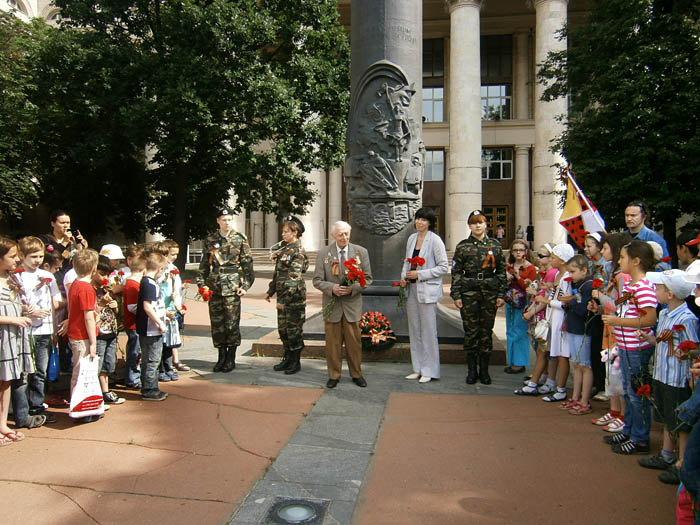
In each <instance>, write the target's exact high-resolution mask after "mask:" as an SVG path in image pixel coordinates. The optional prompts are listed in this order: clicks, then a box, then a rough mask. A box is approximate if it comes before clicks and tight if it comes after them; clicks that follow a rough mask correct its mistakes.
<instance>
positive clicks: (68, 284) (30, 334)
mask: <svg viewBox="0 0 700 525" xmlns="http://www.w3.org/2000/svg"><path fill="white" fill-rule="evenodd" d="M51 227H52V229H51V232H50V233H49V234H45V235H39V236H27V237H23V238H21V239H19V241H15V240H12V239H9V238H7V237H0V445H3V446H4V445H9V444H12V443H14V442H16V441H21V440H22V439H24V434H23V432H22V431H20V430H19V429H21V428H27V429H31V428H37V427H40V426H42V425H44V424H47V423H53V422H55V421H56V417H55V415H54V414H52V413H51V412H49V411H47V408H49V406H51V407H54V408H68V407H69V404H68V402H67V401H66V400H65V399H63V398H62V397H61V396H58V395H56V394H55V393H54V394H52V393H51V392H48V390H50V389H51V381H49V370H50V368H52V371H53V372H55V375H58V373H59V369H60V370H62V371H64V372H68V373H70V374H71V381H70V390H71V394H72V392H73V390H74V388H75V387H76V384H77V382H78V378H79V374H80V367H81V362H83V359H84V358H87V359H89V360H90V361H93V360H95V359H96V360H97V366H96V367H94V369H96V374H97V378H96V380H97V382H98V383H99V388H100V390H101V393H102V401H103V403H102V404H101V405H102V408H100V409H99V410H97V412H99V413H97V414H95V413H94V412H95V411H94V410H93V411H90V413H89V415H83V414H82V413H81V412H80V411H79V410H77V409H76V410H75V411H73V408H74V407H73V406H72V405H73V403H71V405H70V406H71V413H70V415H71V416H72V417H73V418H74V420H75V421H76V422H78V423H87V422H91V421H96V420H97V419H100V418H101V417H102V416H103V415H104V410H106V409H109V407H110V406H111V405H120V404H122V403H124V398H122V397H119V395H118V394H117V393H116V392H114V391H113V390H110V389H109V378H110V376H111V375H112V374H113V373H114V372H115V369H116V362H117V337H118V334H119V331H120V330H121V328H122V327H123V329H124V331H125V332H126V334H127V345H126V370H125V378H124V382H125V384H126V386H127V387H130V388H133V389H138V390H140V391H141V396H142V399H144V400H149V401H150V400H153V401H161V400H163V399H165V398H166V397H167V393H165V392H163V391H161V390H160V389H159V387H158V384H159V382H165V381H175V380H177V379H178V372H179V371H187V370H189V367H188V366H187V365H185V364H184V363H181V362H180V361H179V359H178V347H180V346H181V336H180V330H181V327H182V326H183V318H184V314H185V310H186V307H185V306H184V304H183V302H182V280H181V278H180V272H179V270H178V269H177V267H176V266H175V264H174V261H175V260H176V258H177V256H178V253H179V247H178V245H177V243H175V242H174V241H170V240H166V241H162V242H157V243H153V244H151V245H149V246H142V245H132V246H129V247H128V248H127V250H126V253H125V254H124V253H123V252H122V250H121V248H120V247H119V246H117V245H114V244H107V245H104V246H103V247H102V248H101V249H100V251H99V253H98V252H97V251H95V250H93V249H91V248H89V247H88V243H87V241H86V240H85V239H84V238H83V237H82V236H81V235H80V232H79V231H78V230H71V227H70V216H69V215H68V214H67V213H66V212H64V211H57V212H55V213H54V214H53V215H52V217H51ZM50 362H51V367H50V366H49V363H50ZM54 379H55V378H54ZM10 404H11V405H12V413H13V418H14V422H15V427H16V430H12V429H10V428H9V426H8V424H7V420H8V413H9V407H10Z"/></svg>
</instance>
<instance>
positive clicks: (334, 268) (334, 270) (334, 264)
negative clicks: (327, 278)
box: [331, 261, 340, 277]
mask: <svg viewBox="0 0 700 525" xmlns="http://www.w3.org/2000/svg"><path fill="white" fill-rule="evenodd" d="M338 264H339V263H338V261H333V262H331V275H335V276H336V277H337V276H338V275H340V269H339V268H338Z"/></svg>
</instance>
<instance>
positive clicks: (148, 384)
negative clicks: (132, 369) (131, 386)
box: [139, 335, 163, 395]
mask: <svg viewBox="0 0 700 525" xmlns="http://www.w3.org/2000/svg"><path fill="white" fill-rule="evenodd" d="M139 345H140V346H141V395H144V394H154V393H157V392H158V391H159V390H158V367H159V365H160V358H161V355H162V354H163V336H162V335H139Z"/></svg>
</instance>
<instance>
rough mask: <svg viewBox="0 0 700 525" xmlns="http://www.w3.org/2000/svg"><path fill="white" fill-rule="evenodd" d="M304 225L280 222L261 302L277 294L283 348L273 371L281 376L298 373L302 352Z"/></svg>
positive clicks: (290, 219)
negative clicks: (277, 243) (277, 245)
mask: <svg viewBox="0 0 700 525" xmlns="http://www.w3.org/2000/svg"><path fill="white" fill-rule="evenodd" d="M303 233H304V225H303V224H302V223H301V221H300V220H299V219H297V218H296V217H292V216H289V217H286V218H285V219H284V222H283V223H282V243H281V247H280V248H279V249H278V250H277V251H275V252H274V253H273V255H272V257H273V258H274V259H275V261H276V262H275V272H274V273H273V275H272V281H270V286H269V287H268V289H267V294H266V295H265V299H266V300H267V301H268V302H269V301H270V298H271V297H272V296H274V295H275V294H277V330H278V331H279V334H280V339H282V344H283V345H284V357H283V358H282V361H281V362H280V363H278V364H276V365H275V366H274V367H273V368H274V369H275V370H277V371H280V370H284V373H285V374H296V373H297V372H298V371H299V370H301V364H300V362H299V358H300V357H301V352H302V351H303V350H304V334H303V326H304V321H305V320H306V283H305V282H304V277H303V275H302V274H303V273H304V272H305V271H306V270H307V269H308V268H309V259H308V257H306V251H305V250H304V248H303V247H302V246H301V241H300V240H299V237H301V235H302V234H303Z"/></svg>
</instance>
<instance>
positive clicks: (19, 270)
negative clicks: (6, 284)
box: [12, 268, 24, 273]
mask: <svg viewBox="0 0 700 525" xmlns="http://www.w3.org/2000/svg"><path fill="white" fill-rule="evenodd" d="M22 272H24V268H16V269H15V271H14V272H12V273H22Z"/></svg>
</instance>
